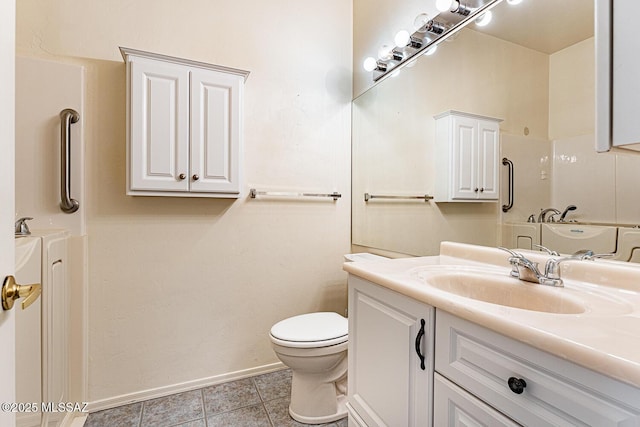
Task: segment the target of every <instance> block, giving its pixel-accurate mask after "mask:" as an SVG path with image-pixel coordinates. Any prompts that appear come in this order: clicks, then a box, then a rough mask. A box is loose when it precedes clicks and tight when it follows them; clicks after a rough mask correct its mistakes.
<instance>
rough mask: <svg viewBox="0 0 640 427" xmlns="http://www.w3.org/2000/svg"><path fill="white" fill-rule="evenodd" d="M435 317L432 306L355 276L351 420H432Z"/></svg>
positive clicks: (417, 423)
mask: <svg viewBox="0 0 640 427" xmlns="http://www.w3.org/2000/svg"><path fill="white" fill-rule="evenodd" d="M433 319H434V309H433V308H432V307H431V306H428V305H426V304H423V303H420V302H418V301H416V300H414V299H411V298H409V297H406V296H404V295H401V294H399V293H396V292H393V291H390V290H388V289H386V288H383V287H381V286H379V285H376V284H374V283H371V282H368V281H366V280H363V279H360V278H358V277H356V276H353V275H352V276H349V353H348V354H349V356H348V357H349V368H348V369H349V371H348V372H349V380H348V381H349V383H348V393H349V403H348V404H347V407H348V409H349V420H350V421H349V425H350V426H351V425H356V426H368V427H374V426H390V427H392V426H406V427H411V426H414V427H428V426H431V425H432V414H431V412H432V407H433V406H432V397H431V395H432V390H433V327H434V326H433V325H434V323H433ZM423 321H424V323H423ZM421 331H422V332H421ZM417 349H419V350H420V353H421V354H422V355H424V357H425V359H424V362H422V361H421V359H420V356H419V355H418V352H417Z"/></svg>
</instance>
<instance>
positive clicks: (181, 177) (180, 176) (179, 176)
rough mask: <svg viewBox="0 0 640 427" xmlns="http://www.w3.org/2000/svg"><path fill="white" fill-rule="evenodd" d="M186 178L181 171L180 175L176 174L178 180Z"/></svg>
mask: <svg viewBox="0 0 640 427" xmlns="http://www.w3.org/2000/svg"><path fill="white" fill-rule="evenodd" d="M186 178H187V175H186V174H184V173H181V174H180V175H178V179H179V180H180V181H182V180H183V179H186Z"/></svg>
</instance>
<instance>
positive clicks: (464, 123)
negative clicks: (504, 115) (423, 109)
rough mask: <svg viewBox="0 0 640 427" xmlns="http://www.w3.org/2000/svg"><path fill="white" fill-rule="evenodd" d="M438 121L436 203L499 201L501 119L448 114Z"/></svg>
mask: <svg viewBox="0 0 640 427" xmlns="http://www.w3.org/2000/svg"><path fill="white" fill-rule="evenodd" d="M435 119H436V168H437V169H436V170H437V174H438V179H437V181H436V192H435V200H436V201H437V202H486V201H496V200H498V197H499V194H498V187H499V185H498V182H499V173H498V153H499V151H500V127H499V123H500V120H498V119H493V118H490V117H483V116H477V115H475V114H468V113H462V112H459V111H446V112H444V113H442V114H439V115H437V116H435Z"/></svg>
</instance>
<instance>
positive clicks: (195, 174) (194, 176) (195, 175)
mask: <svg viewBox="0 0 640 427" xmlns="http://www.w3.org/2000/svg"><path fill="white" fill-rule="evenodd" d="M192 178H193V180H194V181H197V180H199V179H200V175H198V174H197V173H194V174H193V176H192Z"/></svg>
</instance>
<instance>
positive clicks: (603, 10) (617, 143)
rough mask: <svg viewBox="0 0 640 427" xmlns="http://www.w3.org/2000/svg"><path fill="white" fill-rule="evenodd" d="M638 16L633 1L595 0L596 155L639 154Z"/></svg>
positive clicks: (639, 68) (637, 4) (636, 7)
mask: <svg viewBox="0 0 640 427" xmlns="http://www.w3.org/2000/svg"><path fill="white" fill-rule="evenodd" d="M614 5H615V7H614ZM639 13H640V3H639V2H637V1H636V0H615V1H614V0H596V20H595V21H596V97H597V99H596V114H597V139H596V150H597V151H601V152H602V151H609V150H610V149H611V148H614V147H622V148H628V149H632V150H635V151H640V121H638V119H637V113H636V111H637V109H638V99H640V81H639V80H638V73H640V60H639V59H638V56H637V54H636V52H638V50H639V49H640V37H638V36H639V35H640V32H639V31H638V29H637V16H638V14H639Z"/></svg>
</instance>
